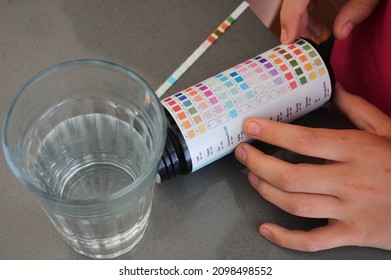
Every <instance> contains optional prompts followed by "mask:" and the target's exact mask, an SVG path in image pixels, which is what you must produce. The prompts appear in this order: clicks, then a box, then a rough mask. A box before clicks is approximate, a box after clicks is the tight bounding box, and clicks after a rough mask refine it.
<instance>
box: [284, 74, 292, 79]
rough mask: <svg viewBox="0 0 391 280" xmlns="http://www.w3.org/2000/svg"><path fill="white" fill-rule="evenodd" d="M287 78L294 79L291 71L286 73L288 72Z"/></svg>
mask: <svg viewBox="0 0 391 280" xmlns="http://www.w3.org/2000/svg"><path fill="white" fill-rule="evenodd" d="M285 78H286V79H287V80H292V79H293V75H292V73H291V72H289V73H286V74H285Z"/></svg>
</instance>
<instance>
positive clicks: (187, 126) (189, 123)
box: [182, 121, 191, 129]
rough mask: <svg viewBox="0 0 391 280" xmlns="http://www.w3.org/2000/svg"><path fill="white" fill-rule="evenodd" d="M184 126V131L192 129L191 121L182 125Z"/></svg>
mask: <svg viewBox="0 0 391 280" xmlns="http://www.w3.org/2000/svg"><path fill="white" fill-rule="evenodd" d="M182 126H183V128H184V129H188V128H190V127H191V122H189V121H184V122H183V123H182Z"/></svg>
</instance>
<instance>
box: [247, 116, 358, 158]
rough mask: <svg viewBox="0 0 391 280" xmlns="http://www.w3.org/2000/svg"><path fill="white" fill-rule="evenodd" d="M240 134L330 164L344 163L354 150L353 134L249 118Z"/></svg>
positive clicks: (351, 132)
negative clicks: (325, 160) (328, 161)
mask: <svg viewBox="0 0 391 280" xmlns="http://www.w3.org/2000/svg"><path fill="white" fill-rule="evenodd" d="M244 131H245V132H246V134H247V135H248V136H250V137H252V138H255V139H258V140H260V141H263V142H266V143H268V144H271V145H275V146H278V147H281V148H285V149H288V150H290V151H293V152H296V153H299V154H302V155H307V156H312V157H317V158H323V159H328V160H333V161H346V160H348V159H350V158H351V157H352V156H353V155H354V154H355V153H356V151H355V150H354V147H353V146H352V144H354V143H355V141H356V133H357V131H353V130H352V131H342V130H332V129H321V128H308V127H303V126H298V125H293V124H285V123H279V122H275V121H270V120H266V119H260V118H251V119H248V120H247V121H246V123H245V124H244Z"/></svg>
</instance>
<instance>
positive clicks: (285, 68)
mask: <svg viewBox="0 0 391 280" xmlns="http://www.w3.org/2000/svg"><path fill="white" fill-rule="evenodd" d="M280 69H281V71H283V72H285V71H287V70H288V66H286V64H283V65H281V66H280Z"/></svg>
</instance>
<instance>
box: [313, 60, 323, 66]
mask: <svg viewBox="0 0 391 280" xmlns="http://www.w3.org/2000/svg"><path fill="white" fill-rule="evenodd" d="M314 63H315V65H316V66H320V65H322V61H321V60H320V59H319V58H317V59H315V60H314Z"/></svg>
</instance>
